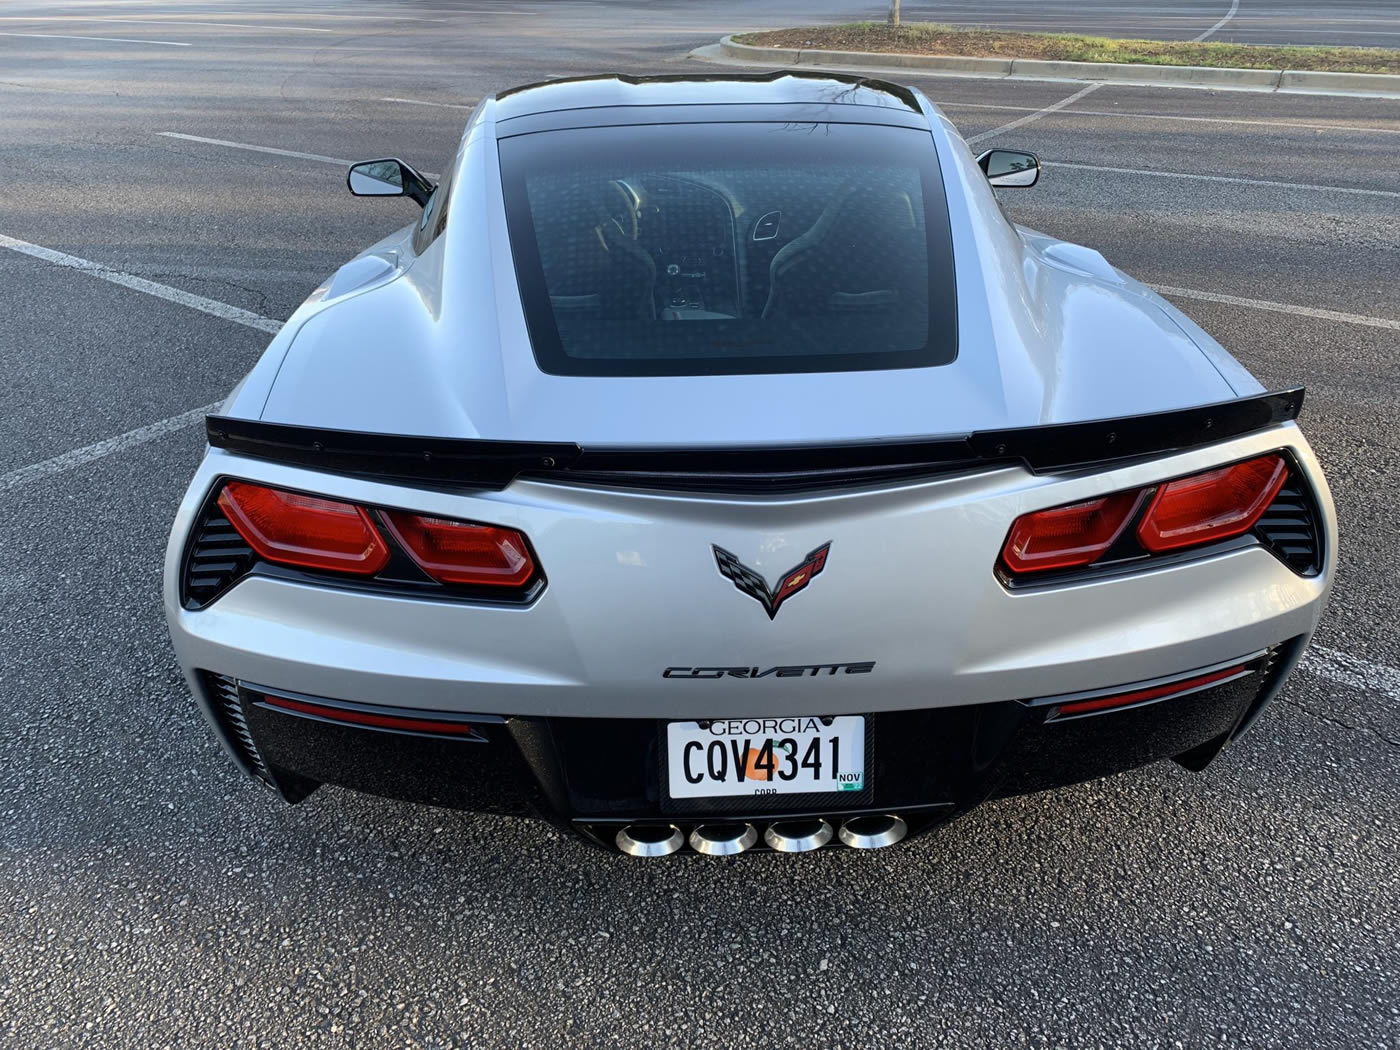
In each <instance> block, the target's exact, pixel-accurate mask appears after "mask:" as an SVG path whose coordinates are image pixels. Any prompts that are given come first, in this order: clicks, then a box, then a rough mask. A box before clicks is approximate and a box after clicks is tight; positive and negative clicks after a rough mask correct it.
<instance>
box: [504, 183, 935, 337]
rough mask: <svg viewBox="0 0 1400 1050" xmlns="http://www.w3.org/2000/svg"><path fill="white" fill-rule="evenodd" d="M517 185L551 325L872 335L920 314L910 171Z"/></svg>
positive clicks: (923, 245) (916, 206) (920, 232)
mask: <svg viewBox="0 0 1400 1050" xmlns="http://www.w3.org/2000/svg"><path fill="white" fill-rule="evenodd" d="M527 192H528V196H529V204H530V211H531V216H532V219H533V225H534V232H535V239H536V243H537V245H538V250H539V257H540V264H541V267H542V269H543V274H544V282H545V285H546V288H547V290H548V294H549V303H550V306H551V308H552V310H553V312H554V315H555V319H556V321H557V322H558V323H559V324H560V326H561V331H564V330H566V329H567V330H570V331H575V332H577V331H579V330H580V328H581V326H582V325H583V323H584V322H589V321H593V322H620V321H667V322H675V321H689V322H703V321H710V322H723V321H731V322H732V321H736V320H746V321H758V322H765V324H763V325H762V327H763V328H772V327H774V326H775V325H777V324H780V323H785V324H789V325H790V324H800V325H802V326H803V327H804V328H807V329H808V334H809V335H810V334H811V330H812V329H811V326H812V325H814V324H815V325H818V326H820V325H823V324H825V325H828V326H832V325H834V326H835V327H836V328H838V329H847V328H849V327H850V326H851V324H852V322H857V321H858V323H859V325H860V327H861V328H862V330H864V331H866V332H870V331H878V330H880V329H884V328H888V327H889V326H890V325H894V326H895V327H896V328H899V329H907V328H908V327H909V326H908V324H907V322H908V321H909V320H910V319H911V318H917V317H918V316H919V314H920V313H923V312H926V310H927V301H928V291H927V289H928V261H927V239H926V233H925V229H924V213H923V195H922V192H921V188H920V181H919V174H918V171H917V170H916V169H914V168H912V167H907V168H905V167H858V166H851V165H844V166H823V167H816V166H804V167H793V168H740V169H733V170H708V171H694V170H691V171H666V170H644V171H622V172H614V171H598V172H586V171H585V172H571V173H551V174H541V175H535V176H531V177H529V178H528V179H527ZM604 327H606V328H607V329H609V330H612V331H615V330H616V329H615V326H614V325H605V326H604ZM725 327H727V328H728V327H732V326H725ZM906 335H907V333H906ZM904 341H906V342H907V338H905V340H904ZM810 345H811V344H810V340H809V341H808V346H809V347H810ZM914 345H918V343H917V342H916V343H915V344H914Z"/></svg>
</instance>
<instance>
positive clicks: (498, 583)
mask: <svg viewBox="0 0 1400 1050" xmlns="http://www.w3.org/2000/svg"><path fill="white" fill-rule="evenodd" d="M384 517H385V520H386V521H388V523H389V530H390V531H391V532H392V533H393V534H394V538H395V539H396V540H398V541H399V543H401V544H402V545H403V547H404V549H405V550H406V551H408V553H409V555H410V556H411V557H412V558H413V560H414V561H416V562H417V563H418V567H419V568H421V569H422V570H423V571H424V572H426V573H427V574H428V575H429V576H431V577H432V578H433V579H435V580H437V581H438V582H439V583H462V584H473V585H476V586H484V587H523V586H524V585H525V584H527V583H529V582H530V579H531V578H532V577H533V576H534V575H535V561H534V559H533V558H532V557H531V556H530V547H529V545H528V544H527V543H526V542H525V537H524V536H522V535H521V534H520V533H518V532H516V531H515V530H514V529H501V528H497V527H496V526H494V525H469V524H467V523H466V522H463V521H448V520H446V519H444V518H430V517H426V516H424V515H421V514H409V513H407V512H405V511H398V510H389V511H385V512H384Z"/></svg>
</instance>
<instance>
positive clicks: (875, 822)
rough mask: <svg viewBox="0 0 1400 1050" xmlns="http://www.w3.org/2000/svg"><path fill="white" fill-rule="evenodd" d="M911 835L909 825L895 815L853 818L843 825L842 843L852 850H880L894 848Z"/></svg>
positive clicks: (886, 814)
mask: <svg viewBox="0 0 1400 1050" xmlns="http://www.w3.org/2000/svg"><path fill="white" fill-rule="evenodd" d="M907 834H909V825H908V824H906V823H904V821H903V819H902V818H900V817H896V816H895V815H894V814H893V813H885V814H882V815H879V816H872V817H852V818H851V819H850V820H847V821H846V822H845V823H843V824H842V825H841V841H842V842H844V843H845V844H846V845H848V846H850V847H851V848H852V849H879V848H880V847H882V846H893V845H894V844H895V843H896V842H898V841H899V840H900V839H902V838H904V836H905V835H907Z"/></svg>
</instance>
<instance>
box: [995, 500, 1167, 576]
mask: <svg viewBox="0 0 1400 1050" xmlns="http://www.w3.org/2000/svg"><path fill="white" fill-rule="evenodd" d="M1140 497H1141V493H1140V492H1139V491H1138V490H1136V489H1134V490H1132V491H1130V492H1115V493H1114V494H1113V495H1111V496H1104V497H1102V498H1100V499H1092V500H1089V501H1087V502H1085V503H1071V504H1070V505H1069V506H1066V507H1051V508H1050V509H1049V510H1038V511H1035V512H1034V513H1032V514H1022V515H1021V516H1020V517H1019V518H1017V519H1016V521H1015V522H1014V523H1013V524H1012V526H1011V533H1010V534H1009V535H1008V536H1007V537H1006V545H1005V546H1004V547H1003V548H1002V551H1001V557H1002V560H1003V561H1004V562H1006V567H1007V568H1009V569H1010V570H1011V571H1012V572H1043V571H1044V570H1046V569H1070V568H1075V567H1077V566H1081V565H1088V564H1090V563H1091V562H1093V561H1096V560H1097V559H1098V558H1100V557H1101V556H1102V555H1103V554H1104V552H1105V551H1107V550H1108V548H1110V547H1112V546H1113V541H1114V540H1116V539H1117V538H1118V536H1119V534H1120V533H1122V531H1123V528H1124V526H1126V525H1127V524H1128V521H1129V520H1130V519H1131V518H1132V516H1133V511H1134V510H1136V509H1137V505H1138V501H1139V499H1140Z"/></svg>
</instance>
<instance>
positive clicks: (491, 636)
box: [165, 73, 1336, 856]
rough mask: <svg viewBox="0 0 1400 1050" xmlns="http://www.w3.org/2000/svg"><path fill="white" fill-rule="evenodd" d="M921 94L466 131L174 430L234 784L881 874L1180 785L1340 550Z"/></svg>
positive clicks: (1273, 441)
mask: <svg viewBox="0 0 1400 1050" xmlns="http://www.w3.org/2000/svg"><path fill="white" fill-rule="evenodd" d="M1039 175H1040V163H1039V161H1038V160H1037V159H1036V157H1035V156H1034V155H1032V154H1029V153H1022V152H1017V151H1012V150H1002V149H995V150H992V151H990V152H988V153H984V154H983V155H982V156H980V157H974V156H973V154H972V153H971V152H970V151H969V149H968V147H967V144H966V143H965V142H964V141H963V140H962V138H960V137H959V135H958V133H957V131H956V130H955V129H954V128H953V126H952V124H950V123H949V122H948V120H947V119H946V118H945V117H944V116H943V115H942V114H941V113H940V112H939V110H938V108H937V107H936V106H934V105H933V104H932V103H930V102H929V100H928V99H927V98H925V97H924V96H923V95H921V94H920V93H919V92H917V91H912V90H909V89H907V88H904V87H900V86H897V85H894V84H889V83H883V82H880V81H875V80H867V79H856V78H848V77H841V76H836V75H830V74H821V75H813V74H811V73H778V74H773V75H768V76H757V77H748V76H731V75H724V76H717V77H655V78H630V77H622V76H607V77H591V78H584V79H578V80H572V81H554V82H551V83H547V84H538V85H532V86H529V87H524V88H519V89H516V90H513V91H508V92H505V93H503V94H500V95H498V96H496V97H494V98H489V99H486V100H485V101H483V102H482V103H481V104H480V105H479V106H478V107H477V109H476V111H475V112H474V113H473V114H472V116H471V119H470V120H469V121H468V123H467V128H466V132H465V134H464V135H463V137H462V140H461V145H460V148H459V149H458V151H457V154H456V158H455V160H454V161H453V163H452V165H451V170H450V171H449V172H448V173H447V174H446V175H445V176H444V177H443V178H442V180H441V181H439V182H438V183H437V184H436V185H434V184H433V183H432V182H431V181H430V180H429V179H427V178H425V177H424V176H422V175H420V174H419V173H418V172H416V171H415V170H414V169H413V168H411V167H409V166H408V165H407V164H404V163H403V162H401V161H398V160H378V161H369V162H366V163H363V164H356V165H355V166H354V167H352V168H351V170H350V174H349V186H350V190H351V192H352V193H356V194H359V195H365V196H374V195H386V196H394V195H403V196H408V197H411V198H412V199H413V200H415V201H416V202H418V203H419V204H420V205H421V206H422V209H423V212H422V217H421V219H419V221H417V222H416V223H414V224H413V225H412V226H410V227H408V228H406V229H404V230H401V231H400V232H398V233H396V234H394V235H393V236H391V237H388V238H386V239H385V240H383V241H381V242H380V243H378V244H376V245H374V246H373V247H371V248H369V249H368V250H366V251H365V252H364V253H363V254H362V255H360V256H359V257H357V258H355V259H353V260H352V261H350V262H349V263H347V264H346V265H345V266H343V267H342V268H341V269H340V270H339V271H337V272H336V273H335V275H334V276H333V277H331V279H330V280H329V281H328V282H327V283H326V284H325V285H323V286H322V287H321V288H318V289H317V290H316V291H315V293H313V294H312V296H311V297H310V298H309V299H308V300H307V301H306V303H305V304H304V305H303V306H301V307H300V308H299V309H298V310H297V311H296V313H295V314H293V316H292V317H291V319H290V320H289V321H288V322H287V324H286V326H285V327H284V328H283V329H282V330H281V332H280V333H279V334H278V335H277V337H276V338H275V339H273V341H272V343H271V345H270V346H269V347H268V349H267V351H266V353H265V354H264V355H263V356H262V358H261V360H260V361H259V362H258V363H257V364H256V365H255V366H254V367H253V369H252V371H251V372H249V373H248V375H247V376H246V377H245V378H244V379H243V381H242V382H241V383H240V384H239V385H238V387H237V388H236V389H235V390H234V392H233V393H232V395H231V396H230V397H229V399H228V401H227V402H226V403H225V404H224V406H223V408H222V410H221V411H220V413H219V414H217V415H214V416H210V417H209V420H208V435H209V445H210V448H209V452H208V454H207V455H206V456H205V458H204V461H203V463H202V465H201V466H200V468H199V471H198V473H197V474H196V475H195V478H194V481H193V482H192V483H191V485H190V488H189V492H188V494H187V495H186V497H185V499H184V502H183V504H182V505H181V507H180V510H179V514H178V516H177V518H176V521H175V526H174V530H173V532H172V534H171V538H170V546H169V552H168V556H167V559H166V569H165V604H166V609H167V613H168V616H169V621H170V631H171V635H172V638H173V640H174V645H175V650H176V652H177V653H178V655H179V659H180V662H181V664H182V665H183V667H184V669H185V672H186V674H187V675H188V677H189V682H190V685H191V687H192V688H193V690H194V695H195V697H196V698H197V699H198V702H199V704H200V706H201V707H202V708H203V710H204V713H205V714H206V715H207V716H208V719H209V721H210V723H211V724H212V725H213V727H214V730H215V732H216V733H217V734H218V736H219V739H220V740H221V741H222V742H223V745H224V747H225V748H226V749H227V750H228V752H229V754H230V755H232V756H233V758H234V760H235V761H236V762H237V763H238V764H239V765H240V766H241V767H242V768H243V769H244V770H245V771H246V772H248V773H249V774H251V775H252V776H254V777H257V778H260V779H261V780H263V781H265V782H266V783H267V784H268V785H270V786H271V787H272V788H273V789H274V790H275V791H277V792H278V793H279V794H280V795H281V796H282V797H283V798H285V799H287V800H288V801H291V802H295V801H298V800H300V799H302V798H304V797H305V796H306V795H308V794H309V793H310V792H312V791H314V790H315V789H316V788H317V787H318V786H319V785H321V784H323V783H331V784H340V785H346V786H350V787H354V788H358V789H362V790H366V791H372V792H377V793H380V794H384V795H389V796H393V797H397V798H402V799H412V800H418V801H423V802H428V803H433V804H436V805H443V806H454V807H461V808H466V809H478V810H487V811H493V812H504V813H519V814H534V815H538V816H542V817H544V818H545V819H548V820H550V821H553V822H554V823H556V824H557V825H559V826H561V827H565V828H569V829H572V830H573V831H575V832H577V833H579V834H580V835H582V836H584V837H585V838H587V839H589V840H591V841H592V842H594V843H597V844H599V845H602V846H604V847H606V848H608V849H613V850H619V849H620V850H621V851H623V852H625V853H628V854H633V855H639V856H660V855H665V854H669V853H674V852H676V851H679V850H683V849H690V850H695V851H698V852H700V853H708V854H732V853H738V852H741V851H744V850H748V849H771V850H778V851H786V852H800V851H804V850H810V849H817V848H820V847H822V846H825V845H827V844H831V845H833V846H835V845H838V844H845V845H847V846H851V847H858V848H870V847H878V846H885V845H889V844H891V843H894V842H897V841H899V840H900V839H901V838H903V837H905V836H906V835H907V834H911V833H915V832H919V831H923V830H925V829H927V828H929V827H932V826H934V825H936V824H938V823H939V822H941V821H945V820H948V819H949V818H951V817H954V816H956V815H958V814H959V813H962V812H965V811H966V810H967V809H968V808H970V807H971V806H974V805H976V804H977V803H978V802H980V801H982V800H983V799H986V798H989V797H996V796H1004V795H1010V794H1016V793H1021V792H1028V791H1035V790H1039V789H1042V788H1047V787H1053V786H1056V785H1064V784H1069V783H1073V782H1077V781H1081V780H1085V779H1087V778H1092V777H1100V776H1104V775H1106V774H1110V773H1114V772H1117V771H1120V770H1125V769H1129V768H1131V767H1134V766H1138V765H1141V764H1143V763H1146V762H1151V761H1154V760H1157V759H1163V758H1172V759H1175V760H1176V761H1177V762H1179V763H1181V764H1182V765H1184V766H1186V767H1188V768H1190V769H1201V768H1202V767H1204V766H1205V765H1206V764H1207V763H1208V762H1210V761H1211V759H1212V758H1213V757H1214V756H1215V755H1216V754H1217V753H1218V752H1219V751H1220V750H1221V748H1223V747H1224V746H1225V745H1226V744H1227V743H1229V742H1230V741H1231V740H1232V739H1234V738H1235V737H1237V736H1239V735H1240V734H1241V733H1243V732H1244V731H1245V730H1246V729H1248V728H1249V726H1250V724H1251V723H1252V722H1253V721H1254V720H1255V719H1256V718H1257V717H1258V715H1259V712H1260V710H1261V709H1262V708H1263V706H1264V705H1265V704H1267V703H1268V702H1269V700H1270V698H1271V697H1273V696H1274V695H1275V694H1276V693H1277V692H1278V691H1279V689H1280V687H1281V686H1282V684H1283V681H1284V679H1285V678H1286V677H1287V675H1288V674H1289V672H1290V671H1291V670H1292V669H1293V668H1294V667H1295V666H1296V665H1297V663H1298V660H1299V657H1300V656H1301V654H1302V651H1303V648H1304V646H1305V645H1306V644H1307V642H1308V639H1309V637H1310V636H1311V634H1312V632H1313V630H1314V628H1315V627H1316V625H1317V622H1318V618H1319V616H1320V615H1321V613H1322V610H1323V606H1324V604H1325V602H1326V600H1327V594H1328V590H1329V588H1330V586H1331V581H1332V575H1333V570H1334V564H1335V551H1336V521H1335V516H1334V513H1333V509H1332V504H1331V500H1330V497H1329V494H1328V491H1327V486H1326V483H1325V482H1324V480H1323V477H1322V474H1321V471H1320V470H1319V468H1318V464H1317V461H1316V459H1315V458H1314V456H1313V453H1312V451H1311V450H1310V449H1309V447H1308V443H1307V442H1306V441H1305V440H1304V438H1303V435H1302V433H1301V432H1300V431H1299V429H1298V427H1297V425H1296V423H1295V422H1294V420H1295V418H1296V416H1297V415H1298V411H1299V408H1300V405H1301V402H1302V391H1301V390H1299V389H1293V390H1284V391H1280V392H1274V393H1269V392H1266V391H1265V390H1264V389H1263V388H1262V387H1261V386H1260V385H1259V383H1258V382H1256V381H1255V380H1254V378H1253V377H1251V376H1250V374H1249V373H1248V372H1247V371H1246V370H1245V369H1244V368H1243V367H1242V366H1241V365H1240V364H1239V363H1238V362H1236V361H1235V360H1234V359H1233V358H1232V357H1230V355H1229V354H1228V353H1226V352H1225V351H1224V350H1223V349H1221V347H1220V346H1219V345H1217V344H1216V343H1215V342H1214V341H1213V340H1212V339H1211V338H1210V336H1208V335H1206V333H1205V332H1204V331H1202V330H1201V329H1200V328H1198V327H1197V326H1196V325H1194V324H1192V322H1191V321H1190V320H1188V319H1187V318H1186V317H1185V316H1183V315H1182V314H1181V313H1180V312H1179V311H1177V310H1176V309H1174V308H1173V307H1172V306H1171V305H1170V304H1169V303H1167V302H1166V301H1164V300H1163V299H1162V298H1160V297H1159V296H1157V295H1155V294H1154V293H1153V292H1152V291H1150V290H1149V289H1148V288H1146V287H1144V286H1143V285H1142V284H1139V283H1138V282H1136V281H1134V280H1133V279H1132V278H1130V277H1128V276H1126V275H1125V274H1123V273H1122V272H1120V271H1118V270H1116V269H1114V268H1113V267H1112V266H1111V265H1109V263H1108V262H1106V261H1105V260H1104V258H1103V257H1102V256H1101V255H1099V254H1098V253H1097V252H1095V251H1092V250H1090V249H1088V248H1084V247H1080V246H1078V245H1074V244H1067V243H1065V242H1063V241H1057V240H1055V239H1053V238H1051V237H1046V236H1044V235H1042V234H1038V233H1034V232H1032V231H1030V230H1027V229H1022V228H1019V227H1017V226H1015V225H1014V224H1012V223H1011V222H1010V221H1008V219H1007V218H1006V216H1005V215H1004V214H1003V213H1002V210H1001V208H1000V207H999V206H998V202H997V199H996V196H995V194H994V192H993V188H994V187H998V186H1005V187H1023V186H1030V185H1032V184H1034V183H1035V182H1036V180H1037V179H1038V178H1039Z"/></svg>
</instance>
